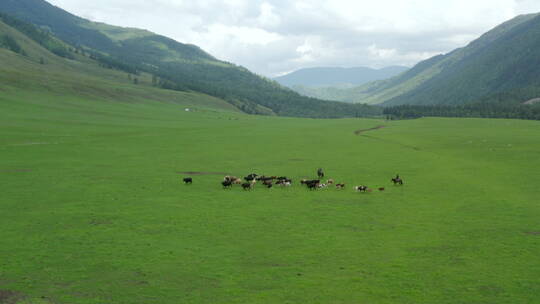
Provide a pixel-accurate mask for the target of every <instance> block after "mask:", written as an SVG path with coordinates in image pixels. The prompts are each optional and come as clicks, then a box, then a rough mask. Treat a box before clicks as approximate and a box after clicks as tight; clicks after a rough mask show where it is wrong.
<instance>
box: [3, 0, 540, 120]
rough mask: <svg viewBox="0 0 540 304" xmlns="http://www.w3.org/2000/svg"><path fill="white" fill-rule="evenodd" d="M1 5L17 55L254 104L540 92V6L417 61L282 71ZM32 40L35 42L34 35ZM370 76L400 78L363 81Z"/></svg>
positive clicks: (248, 108)
mask: <svg viewBox="0 0 540 304" xmlns="http://www.w3.org/2000/svg"><path fill="white" fill-rule="evenodd" d="M0 13H1V14H2V15H1V19H2V29H3V30H2V31H1V32H0V48H2V49H5V50H9V51H10V52H14V53H16V54H18V57H10V58H12V59H11V60H19V61H21V64H22V62H23V61H24V60H26V59H28V58H33V59H34V60H39V61H43V62H42V63H44V62H47V63H48V64H51V65H52V64H55V65H58V66H62V67H67V66H69V69H70V71H71V72H76V71H75V69H74V68H73V65H72V64H71V63H70V62H71V61H79V62H81V63H82V64H81V65H80V67H81V68H80V70H79V71H78V72H79V73H82V74H84V73H87V72H88V71H90V70H92V71H94V70H95V69H94V68H95V67H96V66H97V67H99V68H101V69H107V70H111V71H115V73H124V75H127V77H129V78H130V79H132V80H133V81H139V80H141V81H142V83H141V84H142V85H144V84H145V83H148V84H150V85H151V86H153V87H154V88H160V89H165V90H175V91H180V92H198V93H201V94H206V95H210V96H213V97H215V98H218V99H220V100H223V101H225V102H227V103H228V104H229V105H232V106H234V107H236V108H238V109H240V110H242V111H244V112H246V113H251V114H264V115H281V116H297V117H324V118H332V117H358V116H373V115H379V114H381V113H382V110H381V109H380V107H373V106H368V105H366V104H373V105H383V106H396V105H466V104H475V103H479V102H481V103H502V104H516V105H517V104H522V103H525V102H527V101H530V100H535V99H536V98H539V97H540V68H539V66H540V53H538V52H537V50H538V49H540V14H529V15H521V16H518V17H516V18H514V19H512V20H510V21H507V22H505V23H503V24H501V25H499V26H497V27H496V28H494V29H493V30H491V31H489V32H487V33H486V34H484V35H482V36H481V37H480V38H478V39H477V40H475V41H473V42H471V43H470V44H469V45H467V46H465V47H463V48H459V49H456V50H454V51H452V52H449V53H448V54H444V55H438V56H435V57H432V58H430V59H427V60H425V61H422V62H420V63H418V64H417V65H415V66H414V67H412V68H411V69H407V70H405V69H404V68H402V67H391V68H389V69H383V70H379V71H373V70H371V71H370V70H368V69H366V68H358V69H339V68H337V69H336V68H320V69H306V70H301V71H298V72H296V73H292V74H290V75H286V76H284V77H279V78H278V79H276V80H277V81H274V80H271V79H268V78H265V77H261V76H259V75H256V74H254V73H252V72H250V71H249V70H247V69H246V68H243V67H241V66H238V65H235V64H232V63H229V62H225V61H222V60H219V59H217V58H215V57H214V56H212V55H210V54H208V53H206V52H205V51H203V50H202V49H200V48H199V47H197V46H195V45H190V44H184V43H180V42H177V41H175V40H173V39H170V38H167V37H164V36H160V35H157V34H154V33H152V32H149V31H146V30H141V29H134V28H123V27H117V26H111V25H107V24H104V23H96V22H91V21H89V20H86V19H83V18H80V17H77V16H75V15H72V14H70V13H68V12H66V11H64V10H62V9H60V8H58V7H56V6H53V5H51V4H50V3H48V2H46V1H44V0H2V1H0ZM30 40H31V41H33V43H27V42H28V41H30ZM36 45H39V47H40V48H41V49H44V50H45V51H46V52H48V53H47V54H46V56H45V54H44V53H43V52H44V51H43V50H40V51H36V50H34V49H33V48H34V47H35V46H36ZM38 53H39V54H41V55H39V56H37V55H36V54H38ZM25 58H26V59H25ZM89 66H91V68H90V67H89ZM0 69H1V67H0ZM2 71H3V70H2ZM3 72H5V71H3ZM43 72H44V73H46V72H47V69H45V70H43ZM103 73H105V72H103ZM107 73H108V72H106V73H105V74H107ZM392 73H394V74H397V75H396V76H393V77H392V75H391V74H392ZM98 74H99V73H98ZM368 74H369V76H368ZM375 74H376V75H375ZM370 77H391V78H388V79H384V80H376V81H372V82H369V83H364V84H361V85H359V86H354V85H355V84H357V83H362V82H365V81H368V79H369V78H370ZM75 78H77V77H75ZM81 78H84V77H83V76H81ZM280 83H281V84H280ZM284 85H287V86H292V87H293V88H294V90H296V91H298V92H301V93H303V94H305V95H309V96H312V97H308V96H302V95H301V94H299V93H297V92H295V91H293V90H292V89H290V88H287V87H285V86H284ZM328 85H330V86H328ZM350 86H353V87H350ZM314 97H316V98H314ZM322 99H328V100H337V101H325V100H322ZM339 101H345V102H339ZM347 102H348V103H347ZM352 103H356V104H352Z"/></svg>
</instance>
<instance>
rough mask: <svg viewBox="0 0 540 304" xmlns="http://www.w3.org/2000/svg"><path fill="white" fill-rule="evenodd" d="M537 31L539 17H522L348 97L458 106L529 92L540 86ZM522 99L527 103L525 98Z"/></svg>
mask: <svg viewBox="0 0 540 304" xmlns="http://www.w3.org/2000/svg"><path fill="white" fill-rule="evenodd" d="M539 33H540V16H539V15H538V14H530V15H523V16H518V17H516V18H514V19H512V20H510V21H508V22H505V23H503V24H502V25H500V26H498V27H496V28H494V29H493V30H491V31H489V32H488V33H486V34H484V35H483V36H481V37H480V38H479V39H477V40H475V41H473V42H471V43H470V44H469V45H468V46H466V47H464V48H460V49H457V50H454V51H453V52H451V53H449V54H446V55H439V56H435V57H433V58H430V59H428V60H426V61H423V62H421V63H419V64H418V65H416V66H415V67H413V68H412V69H411V70H409V71H407V72H405V73H404V74H401V75H399V76H397V77H394V78H392V79H389V80H385V81H379V82H374V83H370V84H366V85H364V86H360V87H357V88H354V89H350V90H348V93H347V94H349V95H352V96H355V100H357V101H358V100H360V101H362V102H366V103H371V104H377V103H384V104H385V105H400V104H417V105H430V104H446V105H456V104H466V103H471V102H476V101H489V100H491V99H492V96H500V95H499V94H500V93H503V92H510V91H513V92H515V91H516V90H520V89H524V88H528V89H526V91H531V88H534V87H536V86H538V85H539V84H540V70H539V69H538V68H537V67H538V63H539V62H540V55H539V54H538V52H536V51H535V50H536V49H538V48H539V47H540V35H539ZM535 97H538V96H535ZM494 98H495V97H494ZM519 99H520V101H526V100H527V99H526V97H525V96H524V97H523V98H519ZM521 99H523V100H521ZM529 99H530V98H529Z"/></svg>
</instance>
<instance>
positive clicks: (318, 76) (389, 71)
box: [274, 66, 409, 87]
mask: <svg viewBox="0 0 540 304" xmlns="http://www.w3.org/2000/svg"><path fill="white" fill-rule="evenodd" d="M408 69H409V68H407V67H403V66H391V67H386V68H382V69H372V68H367V67H354V68H341V67H315V68H306V69H300V70H297V71H295V72H292V73H289V74H287V75H283V76H280V77H276V78H274V80H276V81H277V82H279V83H280V84H282V85H285V86H288V87H294V86H307V87H329V86H343V85H361V84H364V83H368V82H371V81H375V80H381V79H387V78H390V77H393V76H396V75H398V74H400V73H403V72H405V71H407V70H408Z"/></svg>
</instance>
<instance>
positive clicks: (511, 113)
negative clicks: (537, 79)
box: [383, 102, 540, 120]
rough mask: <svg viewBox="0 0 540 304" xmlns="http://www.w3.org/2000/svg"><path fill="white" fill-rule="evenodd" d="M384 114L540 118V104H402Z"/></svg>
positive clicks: (396, 115)
mask: <svg viewBox="0 0 540 304" xmlns="http://www.w3.org/2000/svg"><path fill="white" fill-rule="evenodd" d="M383 114H384V115H385V116H386V117H387V118H388V119H411V118H420V117H426V116H430V117H470V118H508V119H530V120H540V105H526V104H515V103H506V104H503V103H487V102H482V103H475V104H469V105H460V106H446V105H421V106H420V105H401V106H393V107H388V108H385V109H384V111H383Z"/></svg>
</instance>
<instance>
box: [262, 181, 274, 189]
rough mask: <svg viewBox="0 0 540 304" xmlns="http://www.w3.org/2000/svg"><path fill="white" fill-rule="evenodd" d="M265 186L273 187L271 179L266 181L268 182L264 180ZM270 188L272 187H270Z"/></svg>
mask: <svg viewBox="0 0 540 304" xmlns="http://www.w3.org/2000/svg"><path fill="white" fill-rule="evenodd" d="M262 183H263V185H265V186H267V187H268V186H272V180H271V179H266V180H263V182H262ZM269 188H270V187H269Z"/></svg>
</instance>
